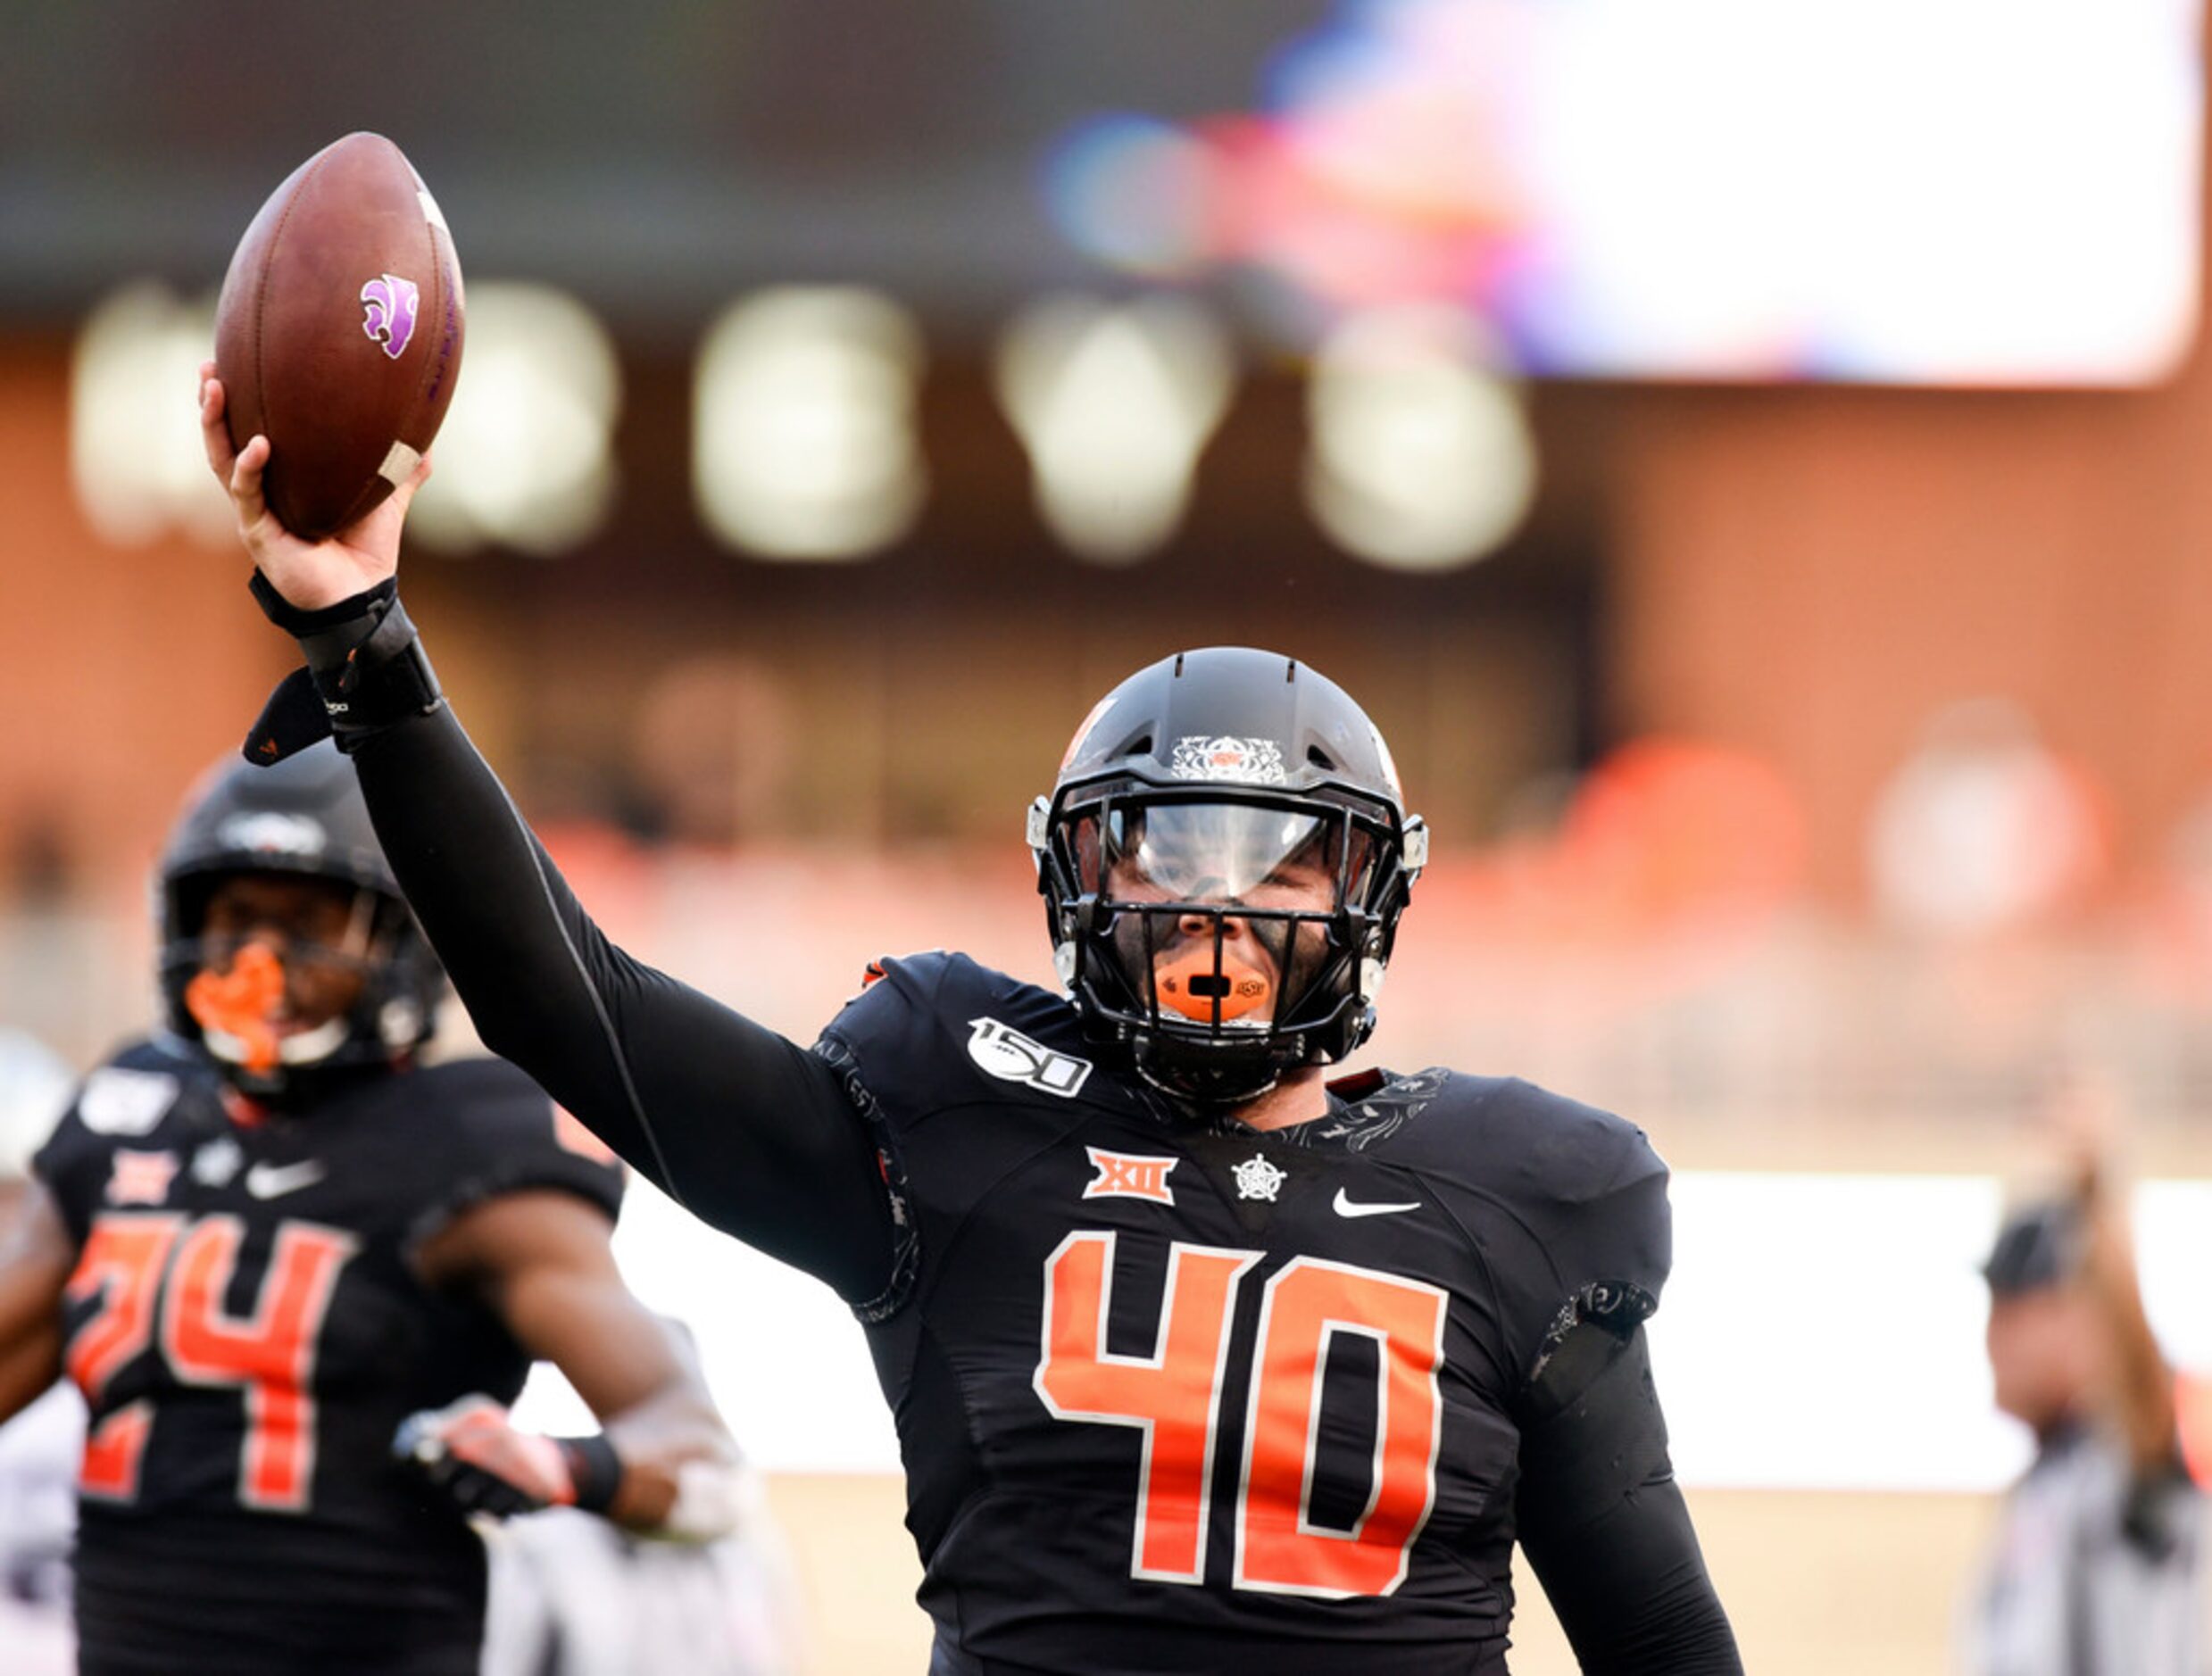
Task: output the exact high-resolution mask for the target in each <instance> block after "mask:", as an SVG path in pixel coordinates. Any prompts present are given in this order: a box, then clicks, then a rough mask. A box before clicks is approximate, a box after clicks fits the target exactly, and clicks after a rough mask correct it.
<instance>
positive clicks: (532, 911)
mask: <svg viewBox="0 0 2212 1676" xmlns="http://www.w3.org/2000/svg"><path fill="white" fill-rule="evenodd" d="M353 763H354V767H356V768H357V769H358V770H359V772H360V776H361V785H362V792H363V794H364V795H365V796H366V797H367V799H368V801H369V811H370V816H371V817H373V818H374V820H375V822H376V828H377V836H378V838H379V839H380V840H382V842H383V844H384V850H385V854H386V855H387V857H388V858H389V859H390V860H391V864H392V868H393V871H394V872H395V874H397V875H398V877H399V881H400V884H401V885H402V886H403V888H404V890H405V891H406V892H407V900H408V902H409V904H410V905H411V906H412V908H413V909H414V910H415V916H416V917H417V918H419V919H420V921H421V922H422V926H423V929H424V930H425V931H426V932H427V933H428V935H429V938H430V942H431V944H432V946H433V947H435V948H436V949H437V952H438V956H439V958H441V959H443V960H444V961H445V969H446V970H447V972H449V973H450V974H451V975H452V976H453V987H454V989H455V990H456V991H459V993H460V995H461V998H462V1000H463V1001H464V1002H466V1003H467V1005H468V1008H469V1014H470V1017H471V1018H472V1019H473V1020H474V1021H475V1023H476V1027H477V1031H478V1033H479V1034H480V1035H481V1036H482V1037H483V1038H484V1041H485V1045H486V1046H487V1047H489V1048H490V1049H491V1050H493V1051H494V1052H495V1053H498V1054H501V1055H503V1057H505V1058H508V1059H511V1060H512V1061H513V1062H514V1063H515V1064H516V1065H518V1066H521V1067H522V1069H523V1070H525V1071H527V1072H528V1073H529V1074H530V1075H532V1076H533V1077H535V1078H536V1080H537V1081H538V1083H540V1084H542V1085H543V1086H544V1087H545V1091H547V1092H548V1093H550V1094H551V1095H552V1096H553V1098H554V1099H557V1100H559V1101H560V1102H561V1104H562V1105H563V1106H565V1107H567V1108H569V1109H570V1111H572V1112H574V1113H575V1114H576V1115H577V1116H578V1117H579V1118H581V1119H582V1120H583V1122H584V1123H585V1124H586V1125H588V1126H589V1127H590V1128H591V1130H592V1131H593V1132H594V1133H596V1134H597V1135H599V1136H600V1137H601V1138H602V1139H603V1140H604V1141H606V1142H607V1143H608V1144H609V1145H610V1146H611V1147H612V1148H614V1149H615V1150H616V1151H617V1152H619V1153H620V1154H621V1155H622V1157H624V1158H626V1159H628V1161H629V1163H630V1164H631V1165H633V1166H635V1167H636V1168H637V1169H638V1170H640V1171H642V1172H643V1173H644V1174H645V1175H646V1176H648V1177H649V1178H650V1179H651V1180H652V1181H653V1182H655V1183H656V1184H657V1185H659V1186H660V1187H661V1188H662V1189H664V1190H665V1191H668V1192H669V1194H670V1195H671V1196H672V1197H674V1198H675V1199H678V1201H679V1202H680V1203H682V1204H683V1205H685V1206H686V1207H687V1208H689V1209H690V1210H692V1211H694V1213H696V1214H697V1215H698V1216H703V1217H704V1218H705V1219H706V1220H707V1221H708V1222H711V1223H712V1224H714V1225H715V1226H716V1227H718V1228H721V1229H724V1230H726V1231H727V1232H730V1233H733V1234H736V1235H737V1236H738V1237H739V1238H740V1239H742V1240H745V1241H746V1242H748V1243H749V1244H752V1245H755V1246H758V1247H759V1248H760V1249H761V1250H763V1251H766V1252H768V1253H769V1255H770V1256H772V1257H780V1258H782V1259H783V1260H784V1261H786V1262H787V1263H792V1264H794V1265H797V1266H798V1267H800V1268H802V1269H804V1270H806V1271H807V1272H808V1273H810V1274H814V1275H817V1276H819V1278H821V1279H822V1280H825V1281H827V1282H829V1284H830V1285H831V1286H833V1287H835V1288H836V1290H837V1291H838V1292H839V1293H840V1294H841V1295H842V1296H843V1297H844V1298H846V1299H847V1300H848V1301H852V1302H860V1301H861V1300H863V1299H867V1298H872V1297H873V1296H874V1295H875V1294H876V1293H877V1292H878V1291H879V1290H881V1289H882V1288H883V1286H884V1285H885V1284H886V1282H887V1281H888V1279H889V1278H890V1275H891V1273H892V1265H893V1229H892V1222H891V1210H890V1204H889V1200H888V1199H887V1197H886V1193H885V1191H884V1186H883V1178H882V1174H881V1171H880V1168H879V1166H878V1164H877V1156H876V1149H875V1142H874V1140H873V1138H872V1137H871V1136H870V1135H869V1132H868V1129H867V1126H866V1124H865V1122H864V1121H863V1120H862V1118H861V1116H860V1114H859V1113H858V1112H857V1111H855V1110H854V1108H853V1107H852V1101H851V1100H850V1099H848V1098H847V1096H846V1094H845V1091H844V1086H843V1083H841V1081H840V1079H839V1077H838V1075H837V1074H836V1072H835V1071H834V1070H833V1069H832V1068H831V1067H830V1066H828V1065H827V1063H826V1062H825V1061H823V1060H821V1059H819V1058H817V1057H816V1056H815V1055H813V1054H811V1053H809V1052H807V1051H806V1050H803V1049H802V1048H800V1047H798V1046H796V1045H795V1044H794V1043H793V1042H790V1041H786V1040H785V1039H784V1038H783V1037H782V1036H779V1035H778V1034H777V1033H775V1032H773V1031H770V1030H767V1029H764V1028H763V1027H761V1025H756V1024H754V1023H753V1021H752V1020H750V1019H748V1018H745V1017H744V1016H740V1015H739V1014H737V1013H735V1012H733V1011H731V1010H730V1009H729V1008H727V1007H724V1006H723V1005H721V1004H720V1003H719V1001H715V1000H710V999H709V998H708V997H706V996H704V995H702V994H700V993H699V992H698V991H695V990H693V989H690V988H688V987H686V985H684V984H681V983H677V982H676V981H675V980H674V979H672V978H670V977H669V976H667V975H665V974H662V973H661V972H657V971H655V970H653V968H652V967H647V966H644V965H643V964H641V963H640V962H638V961H636V960H634V959H632V958H630V957H629V956H628V955H627V954H625V953H624V952H623V951H622V950H620V949H618V948H616V947H615V946H614V945H613V944H612V943H611V942H608V941H607V939H606V938H605V937H604V936H603V934H602V933H601V932H600V930H599V927H598V926H597V925H594V924H593V923H592V920H591V917H589V916H588V915H587V914H586V913H585V912H584V910H583V908H582V907H581V906H580V905H579V904H578V901H577V900H576V898H575V896H574V895H573V894H572V893H571V892H570V890H569V887H568V885H567V884H566V883H565V882H564V881H563V880H562V879H561V875H560V874H559V872H557V871H556V870H555V869H554V867H553V863H552V861H551V860H550V859H547V857H546V855H545V850H544V848H543V847H542V846H541V845H540V844H539V843H538V842H537V840H536V836H535V835H534V834H532V833H531V832H530V830H529V828H528V826H526V825H525V824H524V822H523V820H522V817H521V816H520V814H519V813H518V812H517V811H516V809H515V808H514V806H513V805H512V804H511V802H510V801H508V798H507V793H506V790H505V788H504V787H503V786H502V785H501V784H499V781H498V780H497V779H496V778H495V776H494V775H493V773H492V771H491V769H490V768H489V767H486V764H485V762H484V759H483V758H481V757H480V756H478V754H477V751H476V747H475V746H474V745H472V744H471V743H470V741H469V736H468V734H466V733H464V732H463V731H462V726H461V724H460V723H459V722H458V721H457V720H455V719H454V717H453V712H452V710H451V709H448V708H445V707H444V706H440V707H439V708H438V709H436V710H433V711H431V712H430V713H428V714H427V715H420V716H416V717H412V718H409V719H408V720H406V721H403V722H401V723H398V724H397V725H395V726H389V727H386V728H383V729H381V730H379V731H378V732H377V733H375V734H373V735H371V736H370V737H368V738H366V739H364V740H363V741H362V742H361V743H359V744H357V745H356V747H355V749H354V752H353Z"/></svg>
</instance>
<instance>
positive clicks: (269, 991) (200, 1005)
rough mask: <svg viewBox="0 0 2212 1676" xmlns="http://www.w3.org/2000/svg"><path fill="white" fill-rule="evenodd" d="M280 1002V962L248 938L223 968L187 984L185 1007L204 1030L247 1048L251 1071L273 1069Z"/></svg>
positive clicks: (205, 971) (281, 968)
mask: <svg viewBox="0 0 2212 1676" xmlns="http://www.w3.org/2000/svg"><path fill="white" fill-rule="evenodd" d="M283 1004H284V963H283V962H282V961H280V960H279V959H278V958H277V957H276V955H275V953H274V952H272V951H271V950H270V949H268V948H267V947H266V946H265V945H263V944H262V943H258V942H249V943H247V944H246V945H245V947H244V948H242V949H240V950H238V952H237V954H236V955H235V956H233V957H232V958H231V962H230V968H229V970H228V971H226V972H215V971H208V970H203V971H202V972H201V973H200V974H199V975H198V976H196V977H195V978H194V979H193V980H192V982H191V983H187V985H186V986H185V1008H186V1009H187V1011H188V1012H190V1013H191V1015H192V1016H193V1017H194V1018H195V1019H196V1020H197V1021H198V1022H199V1025H200V1028H201V1029H203V1030H212V1031H215V1032H218V1033H220V1034H222V1035H226V1036H229V1037H232V1038H234V1039H235V1040H237V1041H239V1042H241V1043H243V1044H244V1046H245V1059H244V1061H243V1063H244V1065H245V1068H246V1069H247V1070H249V1071H256V1072H260V1071H273V1070H275V1069H276V1068H277V1063H278V1053H277V1025H276V1015H277V1010H278V1008H280V1007H281V1006H282V1005H283Z"/></svg>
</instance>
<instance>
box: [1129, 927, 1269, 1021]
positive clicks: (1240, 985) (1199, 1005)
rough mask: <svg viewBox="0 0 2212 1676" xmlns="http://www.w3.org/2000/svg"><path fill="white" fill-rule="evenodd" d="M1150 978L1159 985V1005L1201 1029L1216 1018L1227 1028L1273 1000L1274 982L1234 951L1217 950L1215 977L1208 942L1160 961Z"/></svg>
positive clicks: (1210, 947) (1211, 953) (1210, 946)
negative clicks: (1218, 963) (1217, 963)
mask: <svg viewBox="0 0 2212 1676" xmlns="http://www.w3.org/2000/svg"><path fill="white" fill-rule="evenodd" d="M1152 975H1153V982H1155V983H1158V984H1159V985H1160V1005H1161V1006H1162V1007H1165V1008H1169V1009H1171V1010H1173V1011H1175V1012H1178V1013H1181V1014H1182V1015H1183V1016H1185V1018H1195V1019H1196V1020H1198V1022H1199V1023H1200V1024H1202V1025H1210V1024H1213V1023H1215V1022H1216V1020H1217V1017H1218V1021H1219V1022H1220V1023H1222V1024H1225V1025H1226V1024H1228V1023H1229V1022H1231V1021H1232V1020H1234V1019H1238V1018H1242V1017H1243V1016H1245V1015H1246V1014H1247V1013H1251V1012H1256V1011H1258V1010H1259V1009H1260V1008H1262V1007H1265V1006H1268V1004H1269V1003H1270V1002H1272V1001H1273V1000H1274V999H1275V983H1274V980H1273V979H1271V978H1270V977H1268V975H1267V973H1266V972H1264V971H1263V970H1261V969H1260V967H1256V966H1254V965H1252V963H1251V962H1250V961H1248V960H1244V959H1242V958H1239V957H1238V955H1237V953H1236V951H1235V950H1234V949H1227V948H1225V949H1223V950H1221V972H1220V975H1219V976H1216V975H1214V969H1213V944H1212V943H1211V942H1202V943H1196V944H1193V945H1192V946H1191V947H1189V948H1187V949H1185V950H1183V951H1182V952H1181V953H1179V954H1172V955H1168V956H1166V957H1164V958H1161V959H1160V961H1159V962H1158V963H1157V964H1156V965H1155V966H1154V967H1153V968H1152ZM1217 1006H1218V1008H1219V1012H1218V1015H1217V1013H1216V1011H1215V1008H1217Z"/></svg>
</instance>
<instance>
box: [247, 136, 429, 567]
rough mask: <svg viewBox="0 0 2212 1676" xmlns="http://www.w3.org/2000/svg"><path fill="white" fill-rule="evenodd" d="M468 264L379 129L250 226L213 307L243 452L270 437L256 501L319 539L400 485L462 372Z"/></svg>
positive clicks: (307, 165)
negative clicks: (464, 266)
mask: <svg viewBox="0 0 2212 1676" xmlns="http://www.w3.org/2000/svg"><path fill="white" fill-rule="evenodd" d="M461 344H462V288H461V264H460V262H459V261H458V260H456V258H455V257H454V254H453V236H452V234H451V233H450V232H449V231H448V230H447V228H446V226H445V217H444V216H443V215H441V214H440V213H439V212H438V207H437V201H436V200H435V199H433V198H432V197H431V195H430V193H429V190H428V187H425V186H424V185H423V184H422V179H421V177H420V176H419V175H417V174H416V173H415V171H414V168H413V166H412V164H410V163H409V162H408V161H407V159H406V157H405V155H404V154H403V153H402V152H401V151H400V149H399V147H398V146H396V145H394V144H393V143H392V142H391V141H390V140H388V139H387V138H385V137H384V136H382V135H381V134H365V133H364V134H348V135H347V136H346V137H345V138H344V139H341V140H337V141H336V142H334V143H333V144H331V145H326V146H324V147H323V149H322V150H320V151H319V152H317V153H315V154H314V155H313V156H312V157H310V158H309V159H308V160H307V161H306V162H304V163H302V164H301V165H300V166H299V167H298V168H297V169H295V170H293V171H292V174H291V176H290V177H289V178H287V180H286V181H285V183H284V184H283V185H282V186H280V187H278V188H277V190H276V191H275V192H274V193H273V194H272V195H270V199H269V202H268V203H264V204H262V208H261V213H260V214H258V215H256V216H255V217H254V220H253V224H252V225H251V226H249V227H248V228H246V229H245V237H243V238H242V239H240V240H239V241H238V248H237V253H235V254H233V255H232V257H231V259H230V270H229V273H228V274H227V275H225V276H224V278H223V288H222V295H221V298H220V301H219V302H218V303H217V304H216V310H215V369H216V373H217V375H218V376H219V377H220V378H221V379H222V381H223V389H224V400H225V408H224V411H225V415H226V417H227V419H229V428H230V440H231V444H232V445H233V446H234V447H238V448H243V447H245V444H246V443H247V441H248V440H249V439H251V438H252V437H253V436H254V434H255V433H256V432H259V433H262V434H263V435H265V436H267V437H268V438H269V444H270V456H269V469H268V472H267V474H266V476H265V477H264V478H263V480H262V482H263V490H264V493H265V494H266V495H267V497H268V501H269V504H270V510H273V511H274V512H275V513H276V514H277V517H278V518H279V520H280V521H281V522H282V523H283V524H284V526H285V527H286V528H287V529H289V530H291V531H292V533H293V534H294V535H299V536H302V537H304V538H305V539H308V540H311V541H313V540H320V539H321V538H322V537H323V536H326V535H330V534H332V533H333V532H334V531H337V530H341V529H344V528H345V527H346V526H347V525H349V524H351V523H353V521H354V520H355V519H359V518H361V517H362V516H364V515H365V514H366V513H368V512H369V511H370V509H372V508H373V507H375V506H376V504H377V503H378V502H380V501H381V500H383V499H384V497H385V496H386V495H387V494H391V492H392V491H393V490H394V489H395V488H396V487H398V486H399V485H401V484H402V483H404V482H405V481H406V480H407V478H408V477H409V476H410V475H411V474H412V472H413V471H414V469H415V467H416V465H417V463H418V462H419V461H420V460H421V458H422V456H423V454H424V453H425V452H428V449H429V446H430V443H431V440H432V438H434V437H435V436H437V427H438V425H439V423H440V422H441V421H442V420H443V419H445V410H446V408H447V407H448V406H449V405H450V404H451V403H452V402H453V386H454V383H455V381H456V379H458V378H459V377H460V374H461Z"/></svg>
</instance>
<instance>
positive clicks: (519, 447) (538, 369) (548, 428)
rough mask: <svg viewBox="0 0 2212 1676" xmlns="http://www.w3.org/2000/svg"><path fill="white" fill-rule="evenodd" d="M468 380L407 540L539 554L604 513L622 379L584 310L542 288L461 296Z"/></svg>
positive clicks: (609, 498) (580, 535)
mask: <svg viewBox="0 0 2212 1676" xmlns="http://www.w3.org/2000/svg"><path fill="white" fill-rule="evenodd" d="M463 365H464V370H465V372H466V374H467V376H466V377H465V378H462V381H461V385H460V387H459V388H458V389H457V390H456V391H455V392H454V393H453V407H452V409H451V410H450V411H448V412H447V414H446V416H445V426H444V427H443V428H442V429H441V430H440V431H439V432H438V438H437V475H436V476H434V477H432V478H431V479H430V481H429V483H428V485H426V486H425V487H424V489H423V491H422V494H421V497H420V499H419V500H418V501H417V502H415V507H414V510H413V511H412V513H411V514H410V516H409V519H408V529H409V532H410V533H411V534H412V535H417V536H420V538H421V539H422V540H423V541H424V542H425V543H428V545H430V546H433V547H438V548H443V549H445V550H446V551H448V552H456V551H462V550H465V549H468V548H470V547H474V546H478V545H480V544H483V543H498V544H500V545H503V546H507V547H512V548H517V549H520V551H522V552H530V553H536V554H539V555H541V556H549V555H552V554H553V553H557V552H561V551H562V550H563V549H566V548H570V547H574V546H577V545H578V544H579V543H583V542H585V541H587V540H589V539H590V538H591V536H592V535H595V533H596V532H597V531H598V529H599V527H600V526H601V525H602V524H603V523H604V522H605V520H606V517H607V514H608V511H609V510H610V509H611V507H612V505H613V502H614V490H615V468H614V459H613V450H612V438H613V431H614V423H615V418H616V415H617V414H618V412H619V411H620V408H621V402H622V374H621V369H620V365H619V363H618V362H617V361H616V359H615V352H614V344H613V341H612V339H611V338H610V337H609V336H608V335H607V331H606V328H604V327H603V326H601V325H600V323H599V321H598V320H597V319H595V318H594V317H593V315H592V314H591V312H590V311H589V310H587V309H586V308H585V306H584V305H583V304H582V303H579V302H578V301H577V300H576V299H575V298H574V297H572V296H570V295H568V294H567V293H565V292H561V291H556V290H553V289H552V288H550V287H548V286H541V285H531V284H522V283H517V282H512V281H507V282H501V281H490V282H485V281H478V282H477V283H474V284H472V285H470V287H469V342H468V347H467V350H466V353H465V359H464V363H463Z"/></svg>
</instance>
